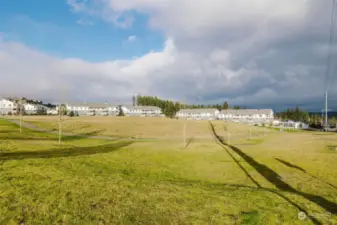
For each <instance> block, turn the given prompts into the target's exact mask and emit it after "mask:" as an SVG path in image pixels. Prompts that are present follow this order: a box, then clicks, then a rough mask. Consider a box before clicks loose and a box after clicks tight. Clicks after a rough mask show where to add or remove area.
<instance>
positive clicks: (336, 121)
mask: <svg viewBox="0 0 337 225" xmlns="http://www.w3.org/2000/svg"><path fill="white" fill-rule="evenodd" d="M329 123H330V126H331V127H334V128H335V127H336V124H337V120H336V117H334V116H333V117H332V118H331V119H330V121H329Z"/></svg>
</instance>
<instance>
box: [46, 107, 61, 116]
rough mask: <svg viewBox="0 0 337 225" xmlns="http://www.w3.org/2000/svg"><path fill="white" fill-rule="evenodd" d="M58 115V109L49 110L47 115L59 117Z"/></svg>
mask: <svg viewBox="0 0 337 225" xmlns="http://www.w3.org/2000/svg"><path fill="white" fill-rule="evenodd" d="M57 114H58V107H55V108H47V115H57Z"/></svg>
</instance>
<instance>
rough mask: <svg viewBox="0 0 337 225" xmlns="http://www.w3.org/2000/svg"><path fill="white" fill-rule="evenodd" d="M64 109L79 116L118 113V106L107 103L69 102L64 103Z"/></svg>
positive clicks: (114, 114)
mask: <svg viewBox="0 0 337 225" xmlns="http://www.w3.org/2000/svg"><path fill="white" fill-rule="evenodd" d="M66 109H67V111H73V112H74V113H76V114H78V115H79V116H95V115H100V116H108V115H111V116H116V115H118V113H119V107H118V106H115V105H110V104H107V103H69V104H66ZM57 110H58V107H57Z"/></svg>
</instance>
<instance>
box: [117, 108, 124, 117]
mask: <svg viewBox="0 0 337 225" xmlns="http://www.w3.org/2000/svg"><path fill="white" fill-rule="evenodd" d="M118 108H119V112H118V116H124V112H123V109H122V106H118Z"/></svg>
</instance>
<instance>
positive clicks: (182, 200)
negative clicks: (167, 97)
mask: <svg viewBox="0 0 337 225" xmlns="http://www.w3.org/2000/svg"><path fill="white" fill-rule="evenodd" d="M12 118H13V119H15V117H12ZM25 121H26V122H29V123H30V124H34V125H35V126H36V127H40V128H44V129H48V130H53V129H54V130H55V129H56V128H57V118H56V117H27V118H25ZM63 127H64V129H65V131H67V132H71V133H76V134H89V135H90V134H95V135H106V136H109V137H123V138H122V139H117V140H104V139H88V138H86V137H84V136H64V137H63V141H62V145H61V146H59V145H58V144H57V140H58V139H57V136H56V135H55V134H49V133H46V132H37V131H34V130H30V129H27V128H24V129H23V132H22V134H20V133H19V128H18V126H17V125H16V124H14V123H12V122H8V120H7V119H0V139H1V142H0V224H291V225H292V224H334V223H336V221H337V216H336V214H337V163H336V162H337V155H336V154H337V151H335V148H336V147H337V135H335V134H332V133H330V134H329V133H310V132H295V133H288V132H279V131H275V130H270V129H265V128H260V127H252V130H251V131H250V130H249V128H248V127H247V126H245V125H241V124H233V123H227V124H224V123H223V122H221V121H212V122H209V121H187V124H186V127H187V129H186V130H187V132H186V142H185V143H184V142H183V127H184V121H180V120H170V119H167V118H123V117H116V118H113V117H91V118H89V117H72V118H67V120H65V121H64V122H63ZM137 135H138V136H137ZM136 136H137V138H129V137H136ZM125 137H127V138H125ZM139 137H143V138H144V139H142V138H139ZM145 137H147V138H151V139H145ZM300 211H304V212H305V213H306V214H307V215H310V217H307V218H306V219H305V220H300V219H298V213H299V212H300Z"/></svg>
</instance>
